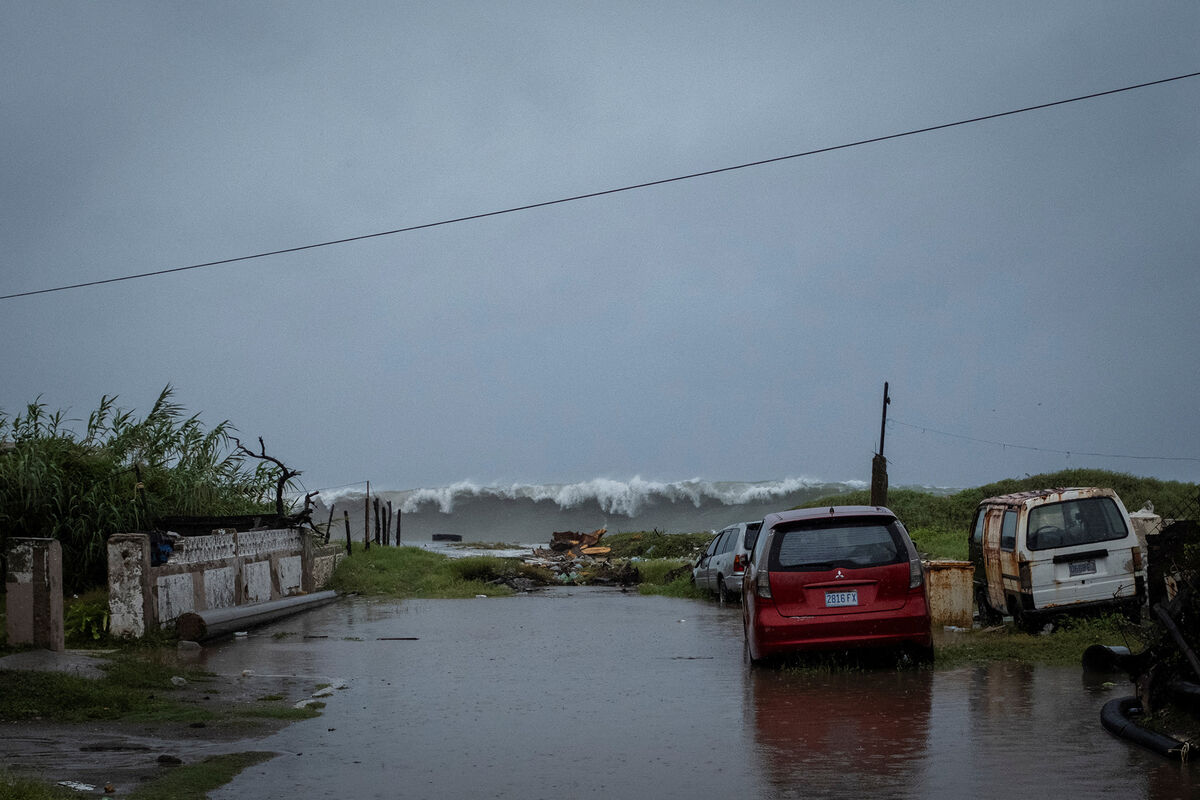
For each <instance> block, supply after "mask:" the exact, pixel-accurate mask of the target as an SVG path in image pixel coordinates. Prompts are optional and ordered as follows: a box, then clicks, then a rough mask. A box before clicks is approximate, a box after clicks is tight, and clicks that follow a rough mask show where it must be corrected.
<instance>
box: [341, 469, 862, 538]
mask: <svg viewBox="0 0 1200 800" xmlns="http://www.w3.org/2000/svg"><path fill="white" fill-rule="evenodd" d="M866 485H867V484H866V483H864V482H862V481H844V482H827V481H820V480H816V479H813V478H808V477H796V478H785V479H782V480H774V481H757V482H748V481H707V480H701V479H699V478H693V479H691V480H684V481H673V482H663V481H651V480H645V479H643V478H641V477H640V476H639V477H633V478H631V479H629V480H614V479H610V478H595V479H592V480H588V481H581V482H578V483H565V484H522V483H513V484H507V485H501V484H490V485H482V486H481V485H478V484H475V483H472V482H470V481H460V482H458V483H454V484H451V485H449V486H443V487H437V488H425V489H410V490H406V491H399V492H395V491H382V492H373V494H374V495H376V496H378V497H379V498H380V499H381V500H382V501H383V502H385V503H386V502H390V503H392V505H393V507H394V508H396V509H398V510H399V511H400V513H401V516H402V525H403V530H404V538H405V539H408V540H413V539H417V540H420V539H428V538H429V537H430V536H431V535H432V534H434V533H453V534H459V535H462V536H463V537H464V538H466V539H467V540H468V541H543V540H548V538H549V535H550V533H551V532H553V531H555V530H585V529H586V530H591V529H595V528H601V527H606V528H608V529H609V530H611V531H614V532H615V531H618V530H623V531H635V530H652V529H658V530H663V531H668V532H672V533H681V532H691V531H700V530H710V529H716V528H720V527H724V526H725V525H727V524H729V523H731V522H737V521H739V520H750V519H758V518H761V517H762V516H763V515H764V514H767V513H769V512H771V511H779V510H783V509H786V508H791V507H793V506H796V505H798V504H799V503H802V502H804V501H806V500H809V499H812V498H814V497H820V496H822V495H828V494H838V493H842V492H847V491H852V490H856V489H864V488H866ZM363 496H364V495H363V490H362V489H361V488H356V489H350V490H345V491H340V492H336V493H330V492H323V493H322V494H321V497H320V499H321V501H322V504H323V505H324V506H325V507H326V508H327V509H328V508H331V507H336V508H337V509H338V510H339V512H340V510H343V509H345V510H348V511H349V514H350V515H352V516H355V517H356V518H357V517H361V516H362V514H363V510H362V509H363V502H362V500H363ZM331 504H332V505H331ZM318 513H319V512H318ZM339 516H340V513H339ZM359 524H361V523H359Z"/></svg>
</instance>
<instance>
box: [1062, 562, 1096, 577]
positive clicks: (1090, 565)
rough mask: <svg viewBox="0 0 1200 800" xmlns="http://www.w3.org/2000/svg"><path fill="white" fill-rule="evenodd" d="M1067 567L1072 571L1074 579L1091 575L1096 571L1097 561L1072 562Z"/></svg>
mask: <svg viewBox="0 0 1200 800" xmlns="http://www.w3.org/2000/svg"><path fill="white" fill-rule="evenodd" d="M1067 567H1068V568H1069V569H1070V572H1071V577H1072V578H1074V577H1075V576H1076V575H1091V574H1093V573H1095V571H1096V559H1094V558H1089V559H1087V560H1086V561H1072V562H1071V563H1070V564H1068V565H1067Z"/></svg>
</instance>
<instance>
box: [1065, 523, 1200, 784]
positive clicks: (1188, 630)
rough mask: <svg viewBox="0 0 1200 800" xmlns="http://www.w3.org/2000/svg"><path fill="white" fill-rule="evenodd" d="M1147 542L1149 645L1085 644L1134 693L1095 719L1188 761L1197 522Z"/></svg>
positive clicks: (1196, 627)
mask: <svg viewBox="0 0 1200 800" xmlns="http://www.w3.org/2000/svg"><path fill="white" fill-rule="evenodd" d="M1146 540H1147V542H1146V543H1147V550H1148V554H1147V562H1148V570H1147V587H1146V588H1147V605H1148V608H1149V612H1150V614H1149V617H1150V620H1149V622H1150V638H1149V641H1148V646H1147V647H1146V649H1145V650H1144V651H1142V652H1141V653H1137V654H1129V653H1128V651H1127V650H1126V649H1125V648H1109V647H1102V646H1101V647H1098V648H1089V650H1092V651H1093V652H1092V657H1093V659H1095V658H1096V657H1097V656H1102V657H1104V658H1106V659H1107V661H1108V662H1109V663H1110V664H1111V666H1113V667H1116V668H1118V669H1121V670H1123V671H1125V672H1126V673H1127V674H1128V675H1129V677H1130V679H1131V680H1133V682H1134V685H1135V687H1136V691H1137V695H1136V696H1134V697H1125V698H1118V699H1116V700H1112V701H1110V702H1109V703H1108V704H1106V705H1105V707H1104V709H1103V710H1102V712H1101V717H1100V719H1101V722H1102V724H1103V725H1104V727H1105V728H1106V729H1108V730H1109V731H1110V732H1112V733H1114V734H1116V735H1118V736H1122V737H1124V738H1127V739H1130V740H1131V741H1134V742H1137V743H1138V744H1141V745H1142V746H1144V747H1147V748H1149V749H1151V750H1154V751H1155V752H1158V753H1159V754H1161V755H1164V756H1167V757H1168V758H1175V759H1179V760H1181V761H1186V760H1188V757H1189V754H1190V752H1191V751H1192V750H1193V749H1196V748H1197V746H1198V745H1200V734H1198V733H1197V732H1198V731H1200V722H1198V720H1200V525H1198V524H1197V523H1196V522H1194V521H1178V522H1174V523H1173V524H1168V525H1166V526H1165V527H1164V528H1163V529H1162V530H1161V532H1159V533H1157V534H1155V535H1151V536H1147V537H1146ZM1122 651H1123V652H1122ZM1084 655H1085V657H1086V656H1088V653H1085V654H1084ZM1086 664H1087V660H1086V658H1085V665H1086ZM1143 723H1149V727H1147V726H1146V725H1144V724H1143ZM1156 728H1157V729H1158V730H1156Z"/></svg>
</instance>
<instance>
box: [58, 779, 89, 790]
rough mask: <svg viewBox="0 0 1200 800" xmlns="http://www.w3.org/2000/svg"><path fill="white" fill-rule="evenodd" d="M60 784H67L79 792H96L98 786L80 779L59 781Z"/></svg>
mask: <svg viewBox="0 0 1200 800" xmlns="http://www.w3.org/2000/svg"><path fill="white" fill-rule="evenodd" d="M58 785H59V786H65V787H67V788H68V789H74V790H75V791H77V792H94V791H96V787H95V786H92V785H91V784H88V783H80V782H79V781H59V782H58Z"/></svg>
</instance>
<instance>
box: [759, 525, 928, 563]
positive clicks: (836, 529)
mask: <svg viewBox="0 0 1200 800" xmlns="http://www.w3.org/2000/svg"><path fill="white" fill-rule="evenodd" d="M898 527H899V526H898V524H897V523H896V522H891V523H884V522H881V521H878V520H861V519H860V520H836V521H829V522H820V523H818V524H815V525H814V524H812V523H807V524H805V525H802V526H797V527H792V528H785V529H783V530H780V529H779V528H776V529H775V541H774V544H773V546H772V547H771V550H772V553H771V567H770V568H771V569H772V570H777V569H778V570H789V569H790V570H798V571H819V570H828V569H833V568H834V567H879V566H883V565H885V564H896V563H899V562H901V561H907V560H908V551H907V549H906V548H905V547H904V545H903V543H902V540H901V538H900V536H901V532H900V531H899V529H898Z"/></svg>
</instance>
